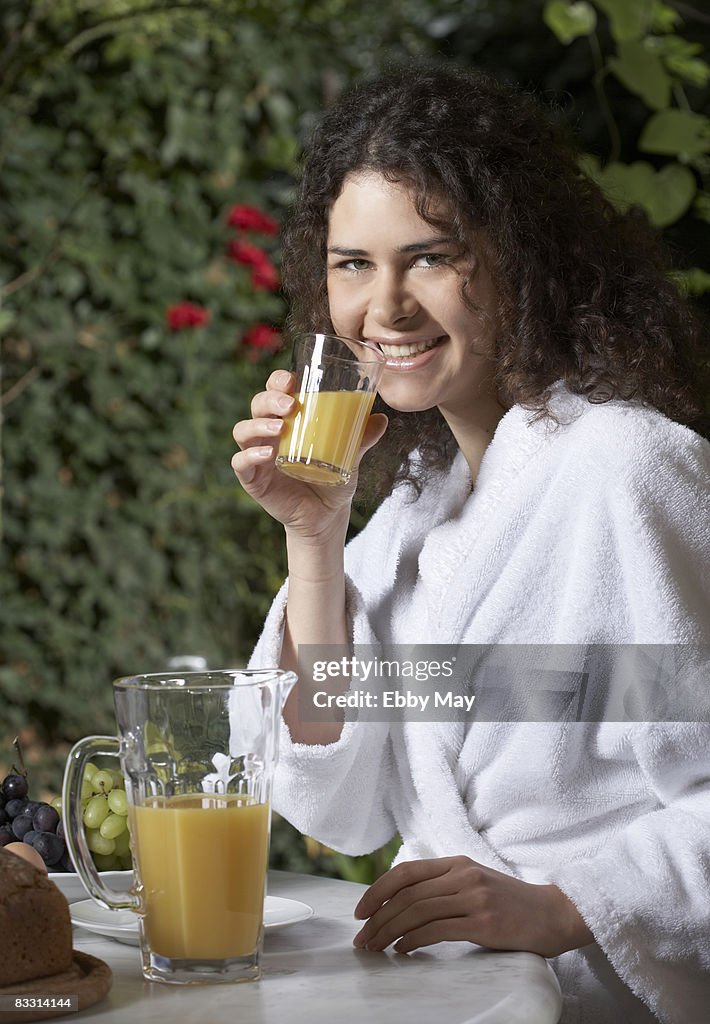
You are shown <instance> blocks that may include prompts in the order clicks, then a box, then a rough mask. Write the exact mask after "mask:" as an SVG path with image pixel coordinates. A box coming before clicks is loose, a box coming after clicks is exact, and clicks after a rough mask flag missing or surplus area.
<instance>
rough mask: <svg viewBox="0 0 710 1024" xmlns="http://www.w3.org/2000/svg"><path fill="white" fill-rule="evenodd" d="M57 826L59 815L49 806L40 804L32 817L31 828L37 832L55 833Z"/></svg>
mask: <svg viewBox="0 0 710 1024" xmlns="http://www.w3.org/2000/svg"><path fill="white" fill-rule="evenodd" d="M58 824H59V814H58V813H57V811H56V810H55V809H54V807H50V805H49V804H40V805H39V808H38V810H36V811H35V812H34V814H33V815H32V827H33V828H36V829H37V831H38V832H55V831H56V829H57V825H58Z"/></svg>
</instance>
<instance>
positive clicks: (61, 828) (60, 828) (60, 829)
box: [57, 818, 64, 839]
mask: <svg viewBox="0 0 710 1024" xmlns="http://www.w3.org/2000/svg"><path fill="white" fill-rule="evenodd" d="M57 835H58V836H59V838H60V839H63V838H64V822H63V821H62V819H61V818H60V819H59V824H58V825H57Z"/></svg>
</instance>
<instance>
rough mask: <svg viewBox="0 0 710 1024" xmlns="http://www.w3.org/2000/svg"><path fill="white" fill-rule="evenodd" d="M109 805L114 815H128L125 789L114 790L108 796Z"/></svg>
mask: <svg viewBox="0 0 710 1024" xmlns="http://www.w3.org/2000/svg"><path fill="white" fill-rule="evenodd" d="M108 805H109V808H110V809H111V810H112V811H113V813H114V814H121V815H123V816H124V817H125V816H126V815H127V814H128V798H127V797H126V791H125V790H123V789H112V790H111V792H110V793H109V795H108Z"/></svg>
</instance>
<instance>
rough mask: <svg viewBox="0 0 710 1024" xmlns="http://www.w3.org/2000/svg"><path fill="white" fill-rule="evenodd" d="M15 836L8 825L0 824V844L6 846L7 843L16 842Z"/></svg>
mask: <svg viewBox="0 0 710 1024" xmlns="http://www.w3.org/2000/svg"><path fill="white" fill-rule="evenodd" d="M16 842H17V836H16V835H15V833H14V832H13V831H12V829H11V828H10V826H9V825H0V846H7V844H8V843H16Z"/></svg>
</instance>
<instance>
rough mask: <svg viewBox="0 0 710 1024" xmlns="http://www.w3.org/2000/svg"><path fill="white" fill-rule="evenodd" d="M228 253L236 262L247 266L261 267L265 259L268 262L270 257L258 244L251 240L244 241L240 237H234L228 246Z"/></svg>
mask: <svg viewBox="0 0 710 1024" xmlns="http://www.w3.org/2000/svg"><path fill="white" fill-rule="evenodd" d="M227 255H228V256H229V258H230V259H232V260H234V262H235V263H241V264H242V265H243V266H245V267H260V266H261V265H262V264H263V262H264V260H266V261H267V262H268V260H269V257H268V256H267V255H266V253H265V252H264V250H263V249H260V248H259V246H258V245H252V243H251V242H243V241H241V239H239V238H233V239H232V241H231V242H230V243H229V245H228V246H227Z"/></svg>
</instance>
